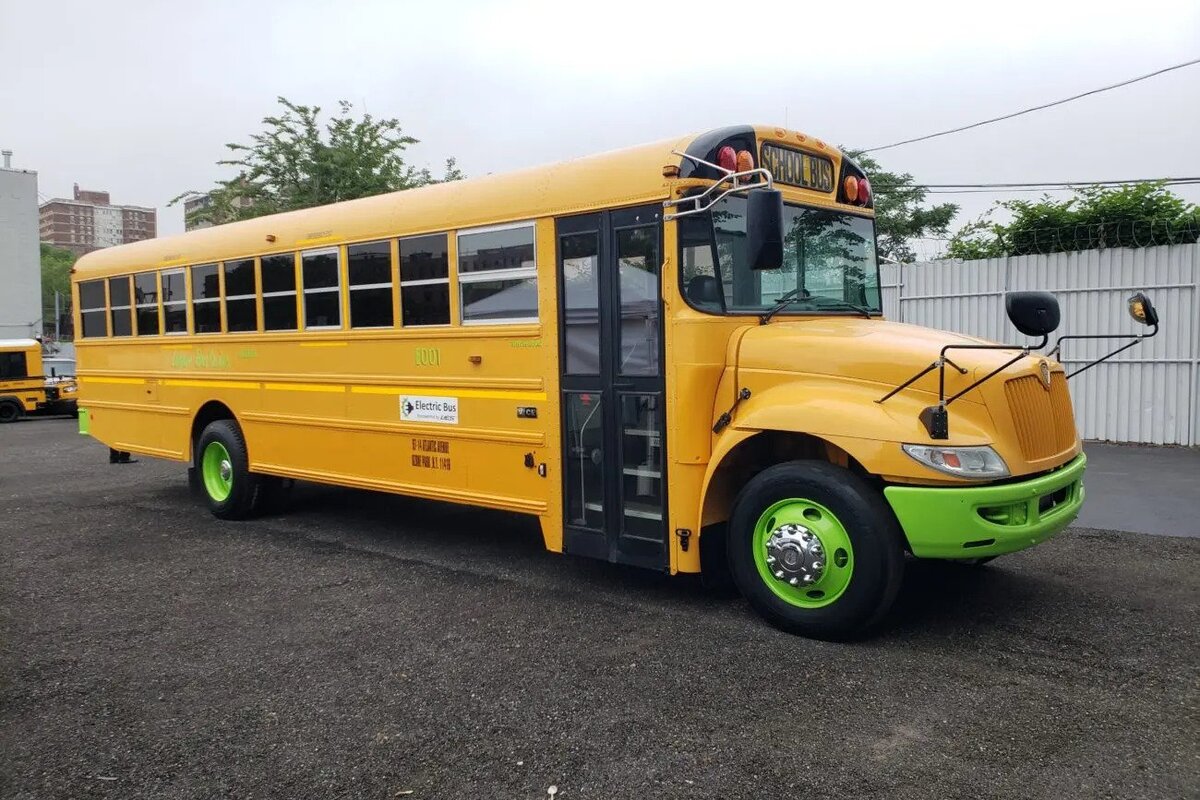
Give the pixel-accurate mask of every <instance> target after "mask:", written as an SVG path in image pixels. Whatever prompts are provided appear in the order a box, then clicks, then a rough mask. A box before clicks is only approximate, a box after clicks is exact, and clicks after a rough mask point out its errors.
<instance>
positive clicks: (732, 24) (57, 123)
mask: <svg viewBox="0 0 1200 800" xmlns="http://www.w3.org/2000/svg"><path fill="white" fill-rule="evenodd" d="M772 6H776V7H775V8H774V9H773V10H772V8H771V7H772ZM573 7H575V4H573V3H570V2H568V1H567V0H559V2H531V1H527V0H509V2H459V1H458V0H437V1H436V2H430V1H429V0H422V2H416V3H410V2H403V1H402V0H391V2H359V1H357V0H342V2H337V3H333V2H328V0H325V2H308V1H307V0H236V1H234V2H205V1H204V0H194V2H191V3H187V4H183V3H176V2H162V1H159V2H140V1H139V2H131V1H130V0H110V2H106V3H96V2H87V3H83V2H55V3H49V2H39V0H0V9H2V10H3V13H2V14H0V147H4V148H6V149H11V150H13V151H14V152H15V155H14V157H13V165H14V166H18V167H23V168H27V169H35V170H37V171H38V173H39V189H40V192H41V194H42V196H43V198H44V199H45V198H50V197H68V196H70V193H71V185H72V183H74V182H78V183H79V184H80V186H82V187H84V188H92V189H107V190H108V191H110V192H111V193H112V199H113V201H114V202H117V203H132V204H139V205H149V206H157V207H158V209H159V231H160V233H164V234H165V233H174V232H178V231H180V230H182V228H183V223H182V217H183V211H182V208H181V207H178V206H177V207H174V208H168V207H166V203H167V201H168V200H169V199H170V198H171V197H173V196H175V195H176V194H178V193H180V192H182V191H184V190H187V189H206V188H208V187H209V186H210V185H211V183H212V181H213V180H214V179H215V178H217V177H219V176H222V175H223V173H222V171H221V168H218V167H217V166H216V165H215V164H214V162H215V161H216V160H217V159H218V158H221V157H223V156H224V155H225V152H224V150H223V147H222V145H223V143H224V142H227V141H245V140H246V138H247V135H248V134H249V133H250V132H252V131H255V130H257V128H258V126H259V121H260V120H261V118H262V117H263V116H264V115H265V114H267V113H271V112H273V110H274V102H275V97H276V96H277V95H281V94H282V95H286V96H287V97H289V98H291V99H293V100H295V101H297V102H301V103H308V104H319V105H322V106H324V107H326V108H330V109H332V108H334V107H335V105H336V101H337V100H339V99H346V100H350V101H352V102H354V103H355V104H356V105H358V106H360V107H362V106H365V107H366V108H367V110H369V111H370V112H371V113H372V114H375V115H378V116H395V117H398V118H399V119H400V120H401V122H402V123H403V124H404V126H405V129H406V132H407V133H409V134H411V135H413V136H416V137H417V138H418V139H420V140H421V143H420V144H419V145H417V146H415V147H414V148H413V149H412V150H411V157H412V159H411V160H412V161H413V162H414V163H416V164H418V165H428V166H430V167H431V168H433V169H434V170H437V169H439V168H440V164H441V162H442V161H443V160H444V159H445V158H446V157H447V156H455V157H457V158H458V161H459V164H460V166H461V167H462V168H463V169H464V170H465V171H466V172H467V174H468V175H480V174H484V173H488V172H499V171H504V170H508V169H512V168H516V167H521V166H526V165H529V164H534V163H540V162H546V161H555V160H560V159H564V158H571V157H575V156H581V155H587V154H589V153H593V152H598V151H601V150H608V149H613V148H619V147H623V146H626V145H631V144H636V143H639V142H643V141H648V140H652V139H659V138H665V137H669V136H675V135H679V134H682V133H686V132H689V131H695V130H701V129H705V128H712V127H717V126H723V125H729V124H740V123H747V122H761V123H769V124H784V123H786V124H787V126H788V127H791V128H796V129H799V130H803V131H805V132H808V133H810V134H812V135H814V136H817V137H819V138H822V139H825V140H826V141H829V142H834V143H841V144H845V145H847V146H860V147H869V146H872V145H881V144H886V143H889V142H892V141H896V140H898V139H905V138H909V137H911V136H916V135H920V134H923V133H928V132H932V131H935V130H941V129H943V128H948V127H953V126H956V125H959V124H965V123H968V122H972V121H975V120H977V119H981V118H985V117H990V116H995V115H998V114H1002V113H1006V112H1009V111H1014V110H1017V109H1020V108H1023V107H1026V106H1029V105H1033V104H1036V103H1040V102H1045V101H1049V100H1054V99H1058V98H1060V97H1065V96H1067V95H1071V94H1075V93H1078V92H1081V91H1085V90H1087V89H1091V88H1095V87H1098V86H1101V85H1104V84H1108V83H1114V82H1117V81H1120V80H1123V79H1125V78H1129V77H1132V76H1135V75H1138V74H1141V73H1144V72H1149V71H1152V70H1154V69H1157V68H1160V67H1164V66H1168V65H1170V64H1174V63H1177V62H1180V61H1185V60H1189V59H1191V58H1195V57H1197V56H1200V3H1197V2H1196V1H1195V0H1141V1H1140V2H1138V3H1136V4H1129V3H1127V2H1123V3H1106V2H1086V3H1084V2H1074V3H1072V2H1060V1H1058V0H1036V1H1035V2H1026V1H1025V0H1006V1H1005V2H990V3H969V2H961V0H959V2H912V1H910V2H895V0H889V2H881V3H874V2H861V0H860V2H855V3H845V4H834V3H822V4H810V3H803V2H797V1H796V0H791V2H785V3H778V4H777V5H776V4H773V3H770V2H765V3H759V4H747V3H740V2H733V0H726V1H725V2H720V3H706V2H691V3H670V4H666V3H663V4H661V6H660V4H657V3H655V2H653V0H637V1H636V2H626V0H606V2H604V3H589V4H587V5H586V6H584V5H583V4H579V5H578V7H579V9H580V10H579V11H578V12H576V11H572V10H571V9H572V8H573ZM757 8H763V9H764V10H763V11H762V12H758V11H756V10H755V9H757ZM879 158H880V160H881V161H882V162H883V164H884V165H885V166H886V167H888V168H891V169H896V170H903V171H908V172H911V173H913V174H914V175H915V176H916V177H917V178H918V179H919V180H921V181H922V182H925V183H973V182H995V181H1036V180H1083V179H1117V178H1120V179H1125V178H1139V177H1159V176H1167V175H1171V176H1183V175H1200V65H1198V66H1194V67H1190V68H1187V69H1184V70H1179V71H1177V72H1173V73H1170V74H1167V75H1164V76H1161V77H1158V78H1154V79H1151V80H1149V81H1145V82H1142V83H1139V84H1135V85H1133V86H1130V87H1126V88H1123V89H1117V90H1115V91H1112V92H1107V93H1104V94H1101V95H1098V96H1095V97H1090V98H1086V99H1084V100H1080V101H1077V102H1074V103H1070V104H1068V105H1065V106H1061V107H1058V108H1054V109H1050V110H1047V111H1042V112H1038V113H1036V114H1032V115H1029V116H1025V117H1022V118H1019V119H1015V120H1011V121H1007V122H1001V123H997V124H994V125H990V126H987V127H985V128H982V129H979V130H974V131H970V132H966V133H962V134H956V135H953V136H948V137H944V138H941V139H935V140H933V141H930V142H924V143H920V144H914V145H907V146H904V147H900V148H896V149H894V150H889V151H886V152H884V153H881V154H879ZM1179 191H1180V193H1181V194H1184V195H1185V196H1187V197H1188V198H1189V199H1190V200H1193V201H1197V200H1200V187H1195V186H1193V187H1185V188H1183V189H1180V190H1179ZM1014 196H1018V195H1011V194H1009V195H1003V196H1002V197H1005V198H1011V197H1014ZM1024 196H1029V195H1024ZM996 197H1000V196H995V197H993V196H988V195H979V194H968V195H955V196H951V195H939V196H938V198H937V199H939V200H946V199H953V200H954V201H956V202H959V203H961V205H962V207H963V211H962V214H961V219H960V221H965V220H966V219H970V218H974V217H975V216H977V215H978V213H979V212H981V211H982V210H984V209H985V208H986V207H988V206H989V205H990V204H991V202H992V201H993V200H994V199H996Z"/></svg>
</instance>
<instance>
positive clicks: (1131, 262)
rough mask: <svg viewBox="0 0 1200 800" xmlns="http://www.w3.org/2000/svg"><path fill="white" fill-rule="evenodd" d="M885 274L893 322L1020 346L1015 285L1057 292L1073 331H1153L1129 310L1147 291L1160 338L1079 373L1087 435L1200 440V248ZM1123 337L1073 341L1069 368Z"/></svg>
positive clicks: (890, 267)
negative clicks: (1012, 307)
mask: <svg viewBox="0 0 1200 800" xmlns="http://www.w3.org/2000/svg"><path fill="white" fill-rule="evenodd" d="M882 273H883V311H884V314H885V315H886V316H887V317H888V318H889V319H892V320H897V321H901V322H912V323H915V324H918V325H927V326H929V327H932V328H943V329H945V330H951V331H958V332H960V333H966V334H971V335H974V336H982V337H984V338H986V339H993V340H996V341H1003V342H1013V343H1023V342H1025V341H1026V337H1024V336H1021V335H1020V334H1018V333H1017V332H1016V330H1015V329H1014V328H1013V327H1012V324H1011V323H1009V321H1008V317H1007V316H1006V315H1005V313H1004V293H1005V292H1006V291H1018V290H1022V289H1045V290H1047V291H1050V292H1053V293H1054V294H1055V295H1056V296H1057V297H1058V302H1059V304H1060V305H1061V307H1062V324H1061V326H1060V327H1059V330H1058V335H1062V334H1068V333H1093V334H1095V333H1135V332H1139V331H1144V330H1146V329H1145V328H1142V327H1141V326H1139V325H1137V324H1136V323H1134V322H1133V320H1131V319H1130V318H1129V316H1128V314H1127V311H1126V308H1125V301H1126V299H1127V298H1128V297H1129V295H1130V294H1132V293H1133V292H1135V291H1139V290H1145V291H1146V292H1148V293H1149V294H1150V297H1151V298H1152V299H1153V300H1154V305H1155V307H1156V308H1157V309H1158V314H1159V318H1160V320H1161V323H1162V325H1161V328H1160V330H1159V333H1158V336H1156V337H1155V338H1153V339H1149V340H1146V341H1144V342H1143V343H1142V344H1140V345H1137V346H1136V347H1133V348H1131V349H1129V350H1127V351H1125V352H1124V353H1122V354H1120V355H1119V356H1116V357H1115V358H1113V359H1112V360H1111V361H1108V362H1105V363H1104V364H1101V365H1099V366H1096V367H1094V368H1092V369H1090V370H1088V371H1087V372H1085V373H1083V374H1082V375H1080V376H1079V377H1077V378H1074V379H1072V380H1071V394H1072V395H1073V397H1074V402H1075V419H1076V423H1077V424H1078V425H1079V429H1080V433H1081V435H1082V436H1083V438H1085V439H1100V440H1107V441H1114V442H1143V443H1150V444H1180V445H1200V244H1187V245H1170V246H1164V247H1143V248H1136V249H1127V248H1120V249H1108V250H1084V251H1080V252H1074V253H1053V254H1050V255H1032V256H1015V257H1008V258H994V259H987V260H984V261H931V262H927V263H921V264H884V265H883V267H882ZM1053 341H1054V339H1053V338H1051V342H1053ZM1120 344H1121V343H1120V342H1119V341H1116V340H1100V341H1081V342H1067V343H1066V344H1065V345H1064V346H1063V353H1062V354H1061V356H1060V359H1061V360H1062V361H1063V363H1064V364H1065V365H1066V366H1067V371H1068V372H1070V371H1071V369H1072V368H1078V367H1079V366H1081V365H1082V364H1084V363H1086V362H1087V361H1090V360H1092V359H1093V358H1097V357H1099V356H1101V355H1103V354H1104V353H1107V352H1109V351H1110V350H1112V349H1114V348H1116V347H1117V346H1119V345H1120Z"/></svg>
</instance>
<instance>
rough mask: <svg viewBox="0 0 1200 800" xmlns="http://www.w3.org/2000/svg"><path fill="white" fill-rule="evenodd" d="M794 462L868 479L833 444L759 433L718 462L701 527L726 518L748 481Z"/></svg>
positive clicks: (808, 436)
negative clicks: (823, 463) (831, 467)
mask: <svg viewBox="0 0 1200 800" xmlns="http://www.w3.org/2000/svg"><path fill="white" fill-rule="evenodd" d="M797 459H810V460H816V461H826V462H828V463H830V464H836V465H837V466H840V467H846V468H847V469H849V470H851V471H852V472H855V473H856V474H858V475H862V476H867V471H866V470H865V469H863V466H862V464H860V463H858V462H857V461H856V460H854V458H853V457H851V456H850V454H849V453H847V452H846V451H845V450H843V449H842V448H840V447H838V446H837V445H835V444H833V443H832V442H828V441H826V440H824V439H822V438H820V437H818V436H813V435H811V434H807V433H794V432H791V431H762V432H761V433H756V434H755V435H753V436H751V437H750V438H748V439H746V440H745V441H742V442H739V443H738V444H737V445H736V446H735V447H734V448H733V449H732V450H730V451H729V452H728V453H726V454H725V457H724V458H723V459H722V460H721V464H720V465H719V466H718V467H717V469H716V471H715V472H714V473H713V476H712V480H711V481H710V482H709V485H708V490H707V491H706V492H705V494H704V509H703V515H702V517H701V519H702V520H703V523H702V524H703V525H712V524H717V523H720V522H724V521H725V520H727V519H729V511H730V509H731V508H732V507H733V501H734V499H735V498H736V497H737V496H738V492H740V491H741V490H742V487H743V486H745V485H746V484H747V483H749V481H750V479H751V478H753V477H754V476H755V475H757V474H758V473H760V472H762V471H763V470H764V469H766V468H767V467H771V466H774V465H776V464H781V463H783V462H785V461H795V460H797Z"/></svg>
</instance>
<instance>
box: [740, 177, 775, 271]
mask: <svg viewBox="0 0 1200 800" xmlns="http://www.w3.org/2000/svg"><path fill="white" fill-rule="evenodd" d="M746 252H747V255H748V256H749V261H750V267H751V269H779V268H780V267H782V266H783V193H782V192H780V191H779V190H778V189H767V188H762V189H751V190H750V191H749V192H747V193H746Z"/></svg>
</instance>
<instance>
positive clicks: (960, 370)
mask: <svg viewBox="0 0 1200 800" xmlns="http://www.w3.org/2000/svg"><path fill="white" fill-rule="evenodd" d="M943 363H946V364H949V365H950V366H952V367H954V368H955V369H956V370H958V374H959V375H966V374H967V371H966V370H965V369H963V368H962V367H960V366H959V365H958V364H955V363H954V362H953V361H951V360H950V359H948V358H946V357H944V356H943V357H942V358H939V359H938V360H937V361H934V362H933V363H932V364H930V365H929V366H928V367H926V368H925V369H923V370H921V371H920V372H918V373H917V374H916V375H913V376H912V377H911V378H909V379H908V380H906V381H905V382H904V383H902V384H900V385H899V386H897V387H896V388H895V389H892V390H891V391H890V392H888V393H887V394H885V395H884V396H883V397H881V398H879V399H878V400H876V401H875V402H876V403H884V402H886V401H888V400H890V399H892V397H894V396H896V395H897V394H899V393H900V392H902V391H904V390H905V389H907V388H908V387H909V386H912V385H913V384H914V383H916V382H917V381H919V380H921V378H924V377H925V376H926V375H928V374H929V373H931V372H933V371H934V370H935V369H937V368H938V367H941V366H942V365H943Z"/></svg>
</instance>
